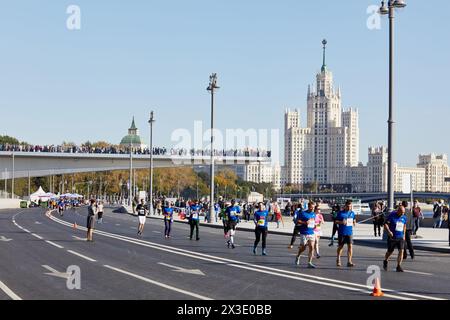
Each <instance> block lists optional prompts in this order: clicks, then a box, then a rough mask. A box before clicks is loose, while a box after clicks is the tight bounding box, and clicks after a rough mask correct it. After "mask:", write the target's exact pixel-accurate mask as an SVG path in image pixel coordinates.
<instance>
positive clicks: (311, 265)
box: [308, 262, 316, 269]
mask: <svg viewBox="0 0 450 320" xmlns="http://www.w3.org/2000/svg"><path fill="white" fill-rule="evenodd" d="M308 269H316V266H315V265H314V264H313V263H312V262H310V263H308Z"/></svg>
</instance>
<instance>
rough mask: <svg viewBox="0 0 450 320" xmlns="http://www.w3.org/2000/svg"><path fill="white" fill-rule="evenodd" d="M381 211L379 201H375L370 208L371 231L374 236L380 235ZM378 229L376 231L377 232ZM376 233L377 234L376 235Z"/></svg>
mask: <svg viewBox="0 0 450 320" xmlns="http://www.w3.org/2000/svg"><path fill="white" fill-rule="evenodd" d="M382 213H383V211H382V210H381V206H380V204H379V203H375V204H374V205H373V210H372V219H373V233H374V236H375V237H377V236H378V237H381V223H380V221H381V214H382ZM377 231H378V233H377ZM377 234H378V235H377Z"/></svg>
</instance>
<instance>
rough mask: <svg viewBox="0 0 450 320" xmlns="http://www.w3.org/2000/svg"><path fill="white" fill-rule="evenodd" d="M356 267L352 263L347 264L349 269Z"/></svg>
mask: <svg viewBox="0 0 450 320" xmlns="http://www.w3.org/2000/svg"><path fill="white" fill-rule="evenodd" d="M354 266H355V264H354V263H352V262H349V263H347V267H349V268H353V267H354Z"/></svg>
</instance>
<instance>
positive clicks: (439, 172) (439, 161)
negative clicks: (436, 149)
mask: <svg viewBox="0 0 450 320" xmlns="http://www.w3.org/2000/svg"><path fill="white" fill-rule="evenodd" d="M417 167H419V168H424V169H425V190H426V191H427V192H450V183H449V182H446V178H447V177H449V176H450V169H449V166H448V157H447V155H445V154H443V155H436V154H434V153H433V154H429V155H420V156H419V163H418V164H417Z"/></svg>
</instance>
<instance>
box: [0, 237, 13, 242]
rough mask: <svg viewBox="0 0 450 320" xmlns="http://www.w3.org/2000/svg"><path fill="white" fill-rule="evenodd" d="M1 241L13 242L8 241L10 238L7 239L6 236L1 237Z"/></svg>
mask: <svg viewBox="0 0 450 320" xmlns="http://www.w3.org/2000/svg"><path fill="white" fill-rule="evenodd" d="M0 241H2V242H10V241H12V239H8V238H7V237H5V236H1V237H0Z"/></svg>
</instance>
